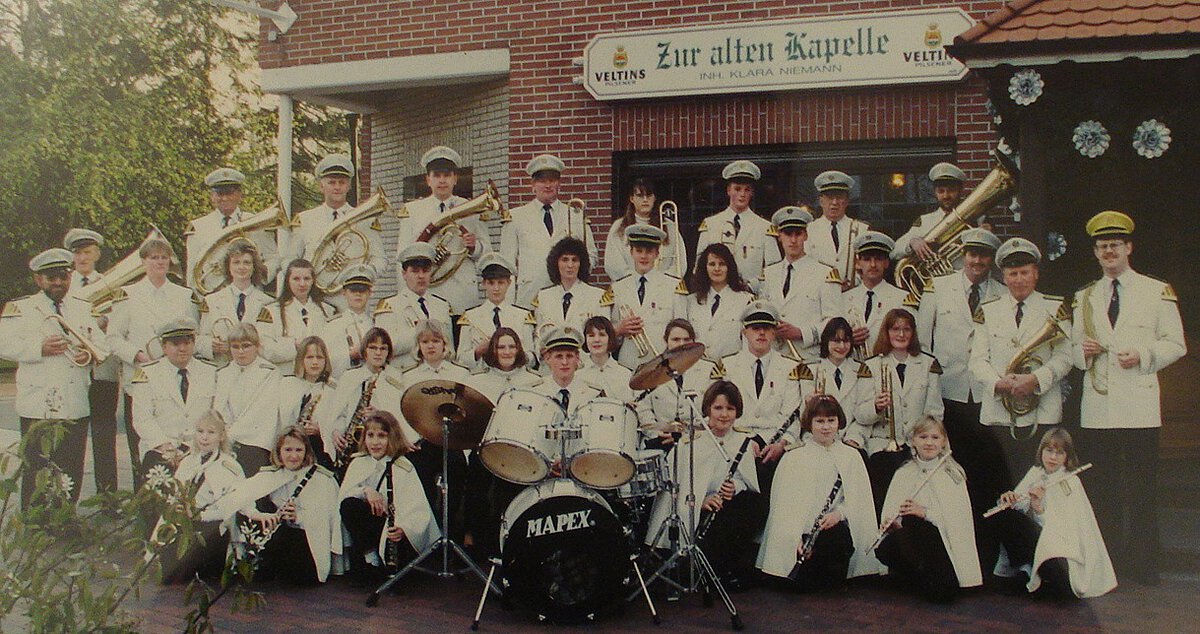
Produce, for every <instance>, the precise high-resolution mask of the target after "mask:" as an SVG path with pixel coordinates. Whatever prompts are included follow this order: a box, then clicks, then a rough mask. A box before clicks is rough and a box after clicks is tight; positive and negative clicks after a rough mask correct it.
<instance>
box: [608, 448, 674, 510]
mask: <svg viewBox="0 0 1200 634" xmlns="http://www.w3.org/2000/svg"><path fill="white" fill-rule="evenodd" d="M669 479H670V478H668V477H667V454H666V453H665V452H664V451H663V450H661V449H643V450H641V451H639V452H638V454H637V457H636V458H634V461H633V477H632V478H630V480H629V482H626V483H625V484H623V485H621V486H620V487H619V488H618V489H617V497H619V498H621V499H623V500H631V499H639V498H646V497H650V496H652V495H654V494H655V493H658V492H659V491H661V490H662V489H663V487H665V486H666V483H667V480H669Z"/></svg>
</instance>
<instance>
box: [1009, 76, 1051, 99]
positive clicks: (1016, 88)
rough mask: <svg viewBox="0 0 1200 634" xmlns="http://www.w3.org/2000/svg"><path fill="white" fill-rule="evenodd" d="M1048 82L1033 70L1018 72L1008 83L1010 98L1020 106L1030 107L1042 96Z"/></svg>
mask: <svg viewBox="0 0 1200 634" xmlns="http://www.w3.org/2000/svg"><path fill="white" fill-rule="evenodd" d="M1045 87H1046V82H1044V81H1042V76H1041V75H1040V74H1038V72H1037V71H1036V70H1033V69H1032V68H1026V69H1024V70H1020V71H1017V72H1016V73H1014V74H1013V76H1012V79H1010V80H1009V81H1008V96H1009V97H1011V98H1012V100H1013V101H1014V102H1015V103H1016V104H1017V105H1019V106H1028V105H1029V104H1031V103H1033V102H1035V101H1037V100H1038V97H1041V96H1042V89H1043V88H1045Z"/></svg>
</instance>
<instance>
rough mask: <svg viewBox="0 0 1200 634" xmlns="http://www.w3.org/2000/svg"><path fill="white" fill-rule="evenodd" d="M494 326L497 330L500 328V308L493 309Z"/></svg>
mask: <svg viewBox="0 0 1200 634" xmlns="http://www.w3.org/2000/svg"><path fill="white" fill-rule="evenodd" d="M492 325H494V326H496V328H499V327H500V307H499V306H497V307H495V308H493V309H492Z"/></svg>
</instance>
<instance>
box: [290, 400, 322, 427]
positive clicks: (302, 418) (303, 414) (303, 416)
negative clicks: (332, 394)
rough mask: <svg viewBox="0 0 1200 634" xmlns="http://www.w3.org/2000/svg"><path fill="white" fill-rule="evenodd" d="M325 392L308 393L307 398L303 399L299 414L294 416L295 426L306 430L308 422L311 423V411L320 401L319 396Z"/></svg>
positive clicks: (314, 409)
mask: <svg viewBox="0 0 1200 634" xmlns="http://www.w3.org/2000/svg"><path fill="white" fill-rule="evenodd" d="M324 395H325V393H324V392H322V393H320V394H310V395H309V397H308V400H307V401H305V403H304V407H301V408H300V415H299V416H297V417H296V426H297V427H299V428H300V429H303V430H305V431H307V430H308V426H309V424H311V423H312V419H313V412H314V411H316V409H317V403H318V402H320V401H321V397H322V396H324Z"/></svg>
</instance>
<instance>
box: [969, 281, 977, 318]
mask: <svg viewBox="0 0 1200 634" xmlns="http://www.w3.org/2000/svg"><path fill="white" fill-rule="evenodd" d="M967 307H969V308H970V309H971V314H972V315H974V314H975V309H976V308H979V285H978V284H972V285H971V294H970V295H968V296H967Z"/></svg>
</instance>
